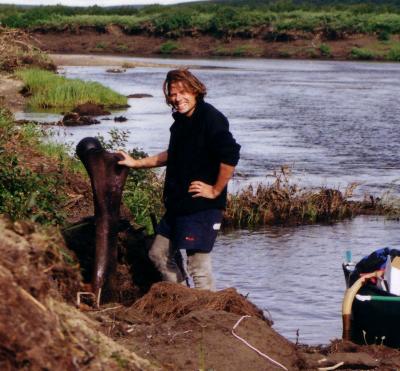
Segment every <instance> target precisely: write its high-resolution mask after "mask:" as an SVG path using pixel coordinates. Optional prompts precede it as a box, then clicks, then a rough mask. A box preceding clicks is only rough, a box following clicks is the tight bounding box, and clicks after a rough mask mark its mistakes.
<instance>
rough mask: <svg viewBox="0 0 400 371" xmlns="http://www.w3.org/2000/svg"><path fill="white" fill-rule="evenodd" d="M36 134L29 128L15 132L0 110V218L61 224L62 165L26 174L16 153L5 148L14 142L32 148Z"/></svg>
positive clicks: (6, 113)
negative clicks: (5, 215) (1, 215)
mask: <svg viewBox="0 0 400 371" xmlns="http://www.w3.org/2000/svg"><path fill="white" fill-rule="evenodd" d="M39 136H40V133H39V132H38V131H34V130H33V129H32V127H30V128H27V129H21V130H17V129H15V126H14V124H13V119H12V116H11V115H10V114H9V113H8V112H7V111H6V110H4V109H0V214H7V215H9V216H10V217H11V218H12V219H14V220H17V219H30V220H32V221H37V222H39V223H44V224H57V223H61V222H62V221H63V219H64V214H63V211H62V209H61V205H63V204H64V202H65V196H64V195H63V194H62V192H61V188H62V187H63V185H64V182H65V179H64V177H63V174H62V173H63V172H62V163H59V164H58V167H56V168H55V169H54V171H49V172H46V173H39V172H34V171H32V170H30V169H29V168H28V167H27V166H26V164H25V163H24V160H21V159H20V158H19V156H18V153H15V152H13V151H10V150H9V149H8V148H7V145H8V143H10V142H11V143H12V142H14V141H16V140H18V143H19V146H21V147H23V146H26V147H29V148H32V147H34V146H35V145H37V144H38V138H39Z"/></svg>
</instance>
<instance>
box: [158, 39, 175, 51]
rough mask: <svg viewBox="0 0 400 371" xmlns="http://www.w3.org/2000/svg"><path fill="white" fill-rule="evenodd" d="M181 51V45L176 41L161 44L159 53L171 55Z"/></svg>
mask: <svg viewBox="0 0 400 371" xmlns="http://www.w3.org/2000/svg"><path fill="white" fill-rule="evenodd" d="M178 49H179V44H178V43H176V42H175V41H167V42H165V43H164V44H161V46H160V49H159V52H160V53H161V54H171V53H173V52H175V51H176V50H178Z"/></svg>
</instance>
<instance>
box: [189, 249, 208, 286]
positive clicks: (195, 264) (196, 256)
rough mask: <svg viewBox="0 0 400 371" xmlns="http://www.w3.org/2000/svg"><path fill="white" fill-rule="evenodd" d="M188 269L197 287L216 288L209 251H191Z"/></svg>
mask: <svg viewBox="0 0 400 371" xmlns="http://www.w3.org/2000/svg"><path fill="white" fill-rule="evenodd" d="M188 271H189V275H190V276H191V277H192V278H193V282H194V286H195V287H196V288H198V289H206V290H215V286H214V278H213V274H212V263H211V255H210V254H209V253H203V252H196V253H189V254H188Z"/></svg>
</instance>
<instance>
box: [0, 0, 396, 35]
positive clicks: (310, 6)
mask: <svg viewBox="0 0 400 371" xmlns="http://www.w3.org/2000/svg"><path fill="white" fill-rule="evenodd" d="M0 9H3V12H1V11H0V14H1V15H0V21H1V22H2V24H4V25H6V26H9V27H17V28H25V29H39V28H41V29H47V30H53V31H65V30H68V29H70V30H74V29H76V27H91V28H93V29H95V30H98V31H100V32H104V31H106V29H107V26H108V25H110V24H112V25H118V26H120V27H121V29H122V30H123V31H124V32H125V33H127V34H138V33H146V34H150V35H155V36H159V35H162V36H164V37H170V38H176V37H179V36H183V35H196V34H199V33H202V34H210V35H214V36H219V37H231V36H235V35H236V36H240V37H245V38H251V37H254V36H256V35H260V34H261V36H265V37H267V38H270V39H280V38H283V39H284V38H285V37H287V35H286V36H285V34H287V33H288V32H313V33H315V32H322V33H323V35H324V36H325V37H326V38H327V39H337V38H342V37H345V36H346V35H348V34H353V33H368V34H377V35H378V36H379V35H380V36H379V37H384V38H387V37H388V35H391V34H398V33H400V5H399V3H398V1H395V0H393V1H385V2H380V3H377V2H374V1H372V0H371V1H364V2H352V1H347V2H346V1H294V0H293V1H290V0H289V1H272V0H271V1H256V0H253V1H252V0H248V1H236V2H235V1H224V2H207V3H196V4H180V5H175V6H148V7H142V8H134V7H114V8H99V7H89V8H70V7H63V6H55V7H54V6H48V7H47V6H40V7H32V8H22V7H5V6H3V7H0ZM381 40H383V39H381Z"/></svg>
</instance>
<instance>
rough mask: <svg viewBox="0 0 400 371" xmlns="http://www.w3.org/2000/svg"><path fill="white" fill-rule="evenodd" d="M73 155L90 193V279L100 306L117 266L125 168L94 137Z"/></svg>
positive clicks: (80, 143)
mask: <svg viewBox="0 0 400 371" xmlns="http://www.w3.org/2000/svg"><path fill="white" fill-rule="evenodd" d="M76 153H77V155H78V157H79V158H80V160H81V161H82V162H83V164H84V165H85V168H86V170H87V172H88V173H89V176H90V181H91V183H92V190H93V201H94V212H95V223H96V252H95V262H94V269H93V276H92V290H93V293H94V294H95V297H96V302H97V303H98V304H99V303H100V296H101V290H102V288H103V285H104V284H105V282H106V281H107V278H108V277H109V275H110V274H111V273H112V271H113V269H114V268H115V266H116V263H117V255H118V252H117V248H116V242H117V234H118V223H119V210H120V205H121V198H122V190H123V188H124V185H125V181H126V178H127V176H128V170H129V169H128V168H127V167H126V166H121V165H118V161H119V160H122V159H123V156H122V155H120V154H118V153H110V152H107V151H105V150H104V149H103V147H102V146H101V144H100V142H99V141H98V140H97V139H96V138H84V139H82V140H81V141H80V142H79V143H78V145H77V147H76Z"/></svg>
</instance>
